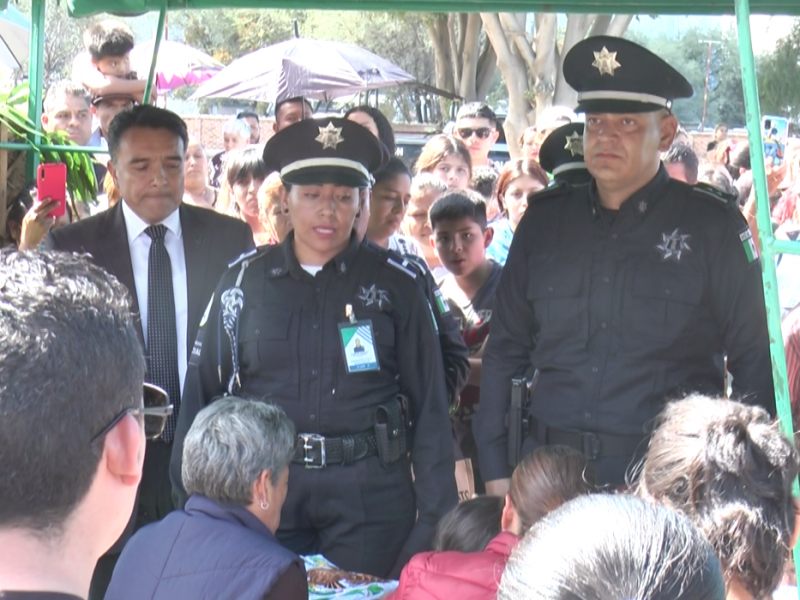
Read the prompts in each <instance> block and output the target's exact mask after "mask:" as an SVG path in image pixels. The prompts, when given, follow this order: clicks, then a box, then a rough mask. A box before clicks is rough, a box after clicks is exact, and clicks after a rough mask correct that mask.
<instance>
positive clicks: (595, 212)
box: [589, 164, 670, 219]
mask: <svg viewBox="0 0 800 600" xmlns="http://www.w3.org/2000/svg"><path fill="white" fill-rule="evenodd" d="M669 181H670V179H669V173H667V169H666V168H665V167H664V165H663V164H662V165H661V166H659V168H658V173H656V176H655V177H653V179H651V180H650V183H648V184H647V185H645V186H644V187H643V188H642V189H640V190H639V191H638V192H636V193H635V194H633V196H631V197H630V198H628V199H627V200H626V201H625V203H624V204H623V205H622V206H621V207H620V209H619V214H620V215H626V214H629V213H633V214H635V215H636V216H637V217H638V218H640V219H641V218H643V217H645V216H646V215H647V213H649V212H650V210H651V209H652V208H653V205H655V203H656V200H658V199H659V198H660V197H661V194H659V193H658V192H657V190H658V189H659V188H662V189H663V187H664V186H665V185H666V184H668V183H669ZM589 201H590V202H591V207H592V218H594V219H597V218H599V217H600V215H602V210H601V209H602V206H603V205H602V204H600V195H599V194H598V193H597V182H596V181H594V180H593V181H592V183H591V184H590V185H589ZM642 202H644V210H642V205H641V203H642Z"/></svg>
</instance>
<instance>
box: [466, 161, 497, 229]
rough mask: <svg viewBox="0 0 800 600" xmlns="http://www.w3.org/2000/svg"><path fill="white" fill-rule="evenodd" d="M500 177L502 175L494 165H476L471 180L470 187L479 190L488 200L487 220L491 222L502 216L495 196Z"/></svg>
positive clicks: (486, 200)
mask: <svg viewBox="0 0 800 600" xmlns="http://www.w3.org/2000/svg"><path fill="white" fill-rule="evenodd" d="M498 179H500V175H499V173H498V172H497V170H495V169H494V168H493V167H475V168H474V169H473V170H472V179H471V180H470V182H469V189H471V190H474V191H476V192H478V193H479V194H480V195H481V196H483V199H484V201H485V202H486V221H487V222H489V223H491V222H492V221H494V220H495V219H496V218H497V217H499V216H500V205H499V204H498V202H497V198H496V197H495V194H496V192H497V180H498Z"/></svg>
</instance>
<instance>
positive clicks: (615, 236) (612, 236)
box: [611, 233, 619, 240]
mask: <svg viewBox="0 0 800 600" xmlns="http://www.w3.org/2000/svg"><path fill="white" fill-rule="evenodd" d="M618 237H619V236H618V235H617V234H616V233H612V234H611V239H612V240H615V239H617V238H618Z"/></svg>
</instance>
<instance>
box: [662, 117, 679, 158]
mask: <svg viewBox="0 0 800 600" xmlns="http://www.w3.org/2000/svg"><path fill="white" fill-rule="evenodd" d="M658 126H659V143H658V150H659V152H666V151H667V150H669V148H670V146H672V142H673V140H675V134H677V133H678V119H677V118H676V117H675V115H673V114H672V113H669V112H667V111H664V113H663V114H662V115H661V119H660V121H659V124H658Z"/></svg>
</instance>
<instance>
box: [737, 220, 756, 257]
mask: <svg viewBox="0 0 800 600" xmlns="http://www.w3.org/2000/svg"><path fill="white" fill-rule="evenodd" d="M739 239H740V240H741V241H742V247H743V248H744V254H745V256H747V262H751V263H752V262H755V261H757V260H758V259H759V255H758V248H757V247H756V241H755V240H754V239H753V234H752V232H751V231H750V229H749V228H748V229H745V230H744V231H743V232H742V233H740V234H739Z"/></svg>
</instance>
